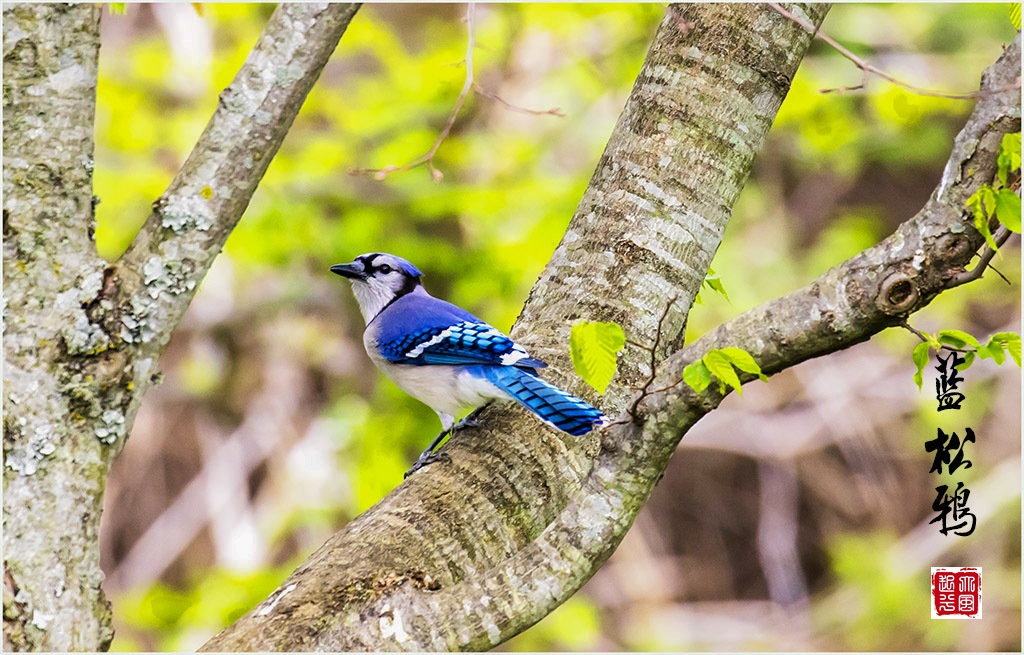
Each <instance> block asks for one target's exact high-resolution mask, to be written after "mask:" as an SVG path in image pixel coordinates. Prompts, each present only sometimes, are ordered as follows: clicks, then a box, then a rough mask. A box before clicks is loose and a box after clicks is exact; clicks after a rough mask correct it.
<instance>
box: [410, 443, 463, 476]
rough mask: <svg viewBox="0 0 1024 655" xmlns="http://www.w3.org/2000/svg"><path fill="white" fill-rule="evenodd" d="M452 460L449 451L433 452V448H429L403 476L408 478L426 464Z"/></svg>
mask: <svg viewBox="0 0 1024 655" xmlns="http://www.w3.org/2000/svg"><path fill="white" fill-rule="evenodd" d="M451 461H452V458H451V456H449V455H448V453H435V452H433V450H431V449H430V448H428V449H427V450H424V451H423V454H421V455H420V456H419V459H417V460H416V463H415V464H413V465H412V468H411V469H409V470H408V471H406V472H405V475H404V476H403V477H404V478H407V477H409V476H410V475H412V474H413V473H415V472H416V471H418V470H420V469H421V468H423V467H424V466H429V465H430V464H433V463H435V462H449V463H450V462H451Z"/></svg>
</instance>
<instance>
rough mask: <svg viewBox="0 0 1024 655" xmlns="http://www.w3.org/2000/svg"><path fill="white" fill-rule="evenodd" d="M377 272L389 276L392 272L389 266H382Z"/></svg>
mask: <svg viewBox="0 0 1024 655" xmlns="http://www.w3.org/2000/svg"><path fill="white" fill-rule="evenodd" d="M377 270H378V271H380V272H381V273H384V274H385V275H387V274H388V273H390V272H391V267H390V266H388V265H387V264H381V265H380V268H378V269H377Z"/></svg>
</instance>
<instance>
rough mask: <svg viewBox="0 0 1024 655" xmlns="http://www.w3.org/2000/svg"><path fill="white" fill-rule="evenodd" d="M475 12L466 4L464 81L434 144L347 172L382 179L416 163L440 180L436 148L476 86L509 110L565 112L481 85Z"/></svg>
mask: <svg viewBox="0 0 1024 655" xmlns="http://www.w3.org/2000/svg"><path fill="white" fill-rule="evenodd" d="M475 12H476V4H475V3H473V2H470V3H467V4H466V18H465V21H466V35H467V36H466V59H465V60H464V63H465V64H466V81H465V82H463V84H462V90H461V91H459V96H458V97H457V98H456V99H455V106H454V107H452V110H451V113H449V114H448V121H447V122H446V123H445V125H444V128H443V129H442V130H441V133H440V134H438V136H437V139H436V140H435V141H434V145H432V146H431V147H430V150H427V151H426V152H425V153H423V154H422V155H420V156H419V157H417V158H416V159H413V160H412V161H410V162H408V163H406V164H402V165H401V166H385V167H384V168H350V169H349V170H348V173H349V175H365V174H372V175H373V178H374V179H376V180H383V179H385V178H386V177H387V176H388V175H390V174H392V173H400V172H402V171H408V170H412V169H413V168H416V167H418V166H426V167H427V169H428V170H429V171H430V177H431V179H432V180H434V181H435V182H440V181H441V178H443V177H444V174H442V173H441V171H439V170H437V168H436V167H435V166H434V155H436V154H437V151H438V149H439V148H440V147H441V144H442V143H444V140H445V139H447V138H448V135H449V134H450V133H451V131H452V127H453V126H454V125H455V119H456V118H458V116H459V112H460V111H462V105H463V104H464V103H465V102H466V96H468V95H469V91H470V90H471V89H472V90H475V91H476V92H477V93H479V94H480V95H482V96H485V97H487V98H490V99H492V100H495V101H497V102H498V103H500V104H502V105H504V106H505V108H506V109H509V110H511V111H516V112H520V113H523V114H534V115H545V114H548V115H552V116H565V114H564V113H562V110H561V109H559V108H558V107H555V108H553V109H546V110H536V109H526V108H525V107H519V106H516V105H513V104H512V103H510V102H507V101H505V100H503V99H502V98H500V97H498V96H497V95H496V94H494V93H492V92H490V91H488V90H486V89H484V88H483V87H482V86H480V85H479V84H477V83H476V82H475V81H474V73H473V49H474V48H475V47H476V45H475V38H476V37H475V29H476V26H475V24H474V15H475Z"/></svg>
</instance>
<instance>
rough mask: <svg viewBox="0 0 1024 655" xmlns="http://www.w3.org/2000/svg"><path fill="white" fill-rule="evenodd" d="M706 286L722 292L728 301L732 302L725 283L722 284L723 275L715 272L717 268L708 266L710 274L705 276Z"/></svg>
mask: <svg viewBox="0 0 1024 655" xmlns="http://www.w3.org/2000/svg"><path fill="white" fill-rule="evenodd" d="M704 286H706V287H708V288H709V289H711V290H712V291H714V292H716V293H720V294H722V297H723V298H725V301H726V302H729V303H731V302H732V301H731V300H729V294H728V293H726V292H725V285H723V284H722V276H721V275H719V274H718V273H715V269H713V268H711V267H710V266H709V267H708V274H707V275H705V276H704Z"/></svg>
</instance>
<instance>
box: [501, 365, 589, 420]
mask: <svg viewBox="0 0 1024 655" xmlns="http://www.w3.org/2000/svg"><path fill="white" fill-rule="evenodd" d="M481 368H482V369H483V370H482V371H481V372H482V373H483V376H484V377H485V378H486V379H487V380H489V381H490V382H491V383H492V384H494V385H495V386H496V387H498V388H499V389H501V390H502V391H504V392H505V393H507V394H508V395H509V396H511V397H512V399H513V400H515V401H516V402H518V403H519V404H520V405H522V406H523V407H525V408H526V409H528V410H530V411H531V412H533V413H534V414H536V415H537V416H539V417H540V418H541V419H542V420H543V421H545V422H546V423H550V424H551V425H553V426H555V427H556V428H558V429H559V430H562V431H563V432H568V433H569V434H573V435H579V434H586V433H587V432H590V431H591V430H593V429H594V425H595V424H598V423H600V422H601V421H604V419H605V417H604V414H602V413H601V412H600V411H599V410H597V409H595V408H594V407H591V406H590V405H588V404H587V403H585V402H583V401H582V400H580V399H579V398H577V397H576V396H573V395H572V394H569V393H566V392H565V391H562V390H561V389H559V388H558V387H556V386H554V385H552V384H548V383H547V382H545V381H544V380H541V379H540V378H539V377H537V376H536V375H534V374H533V373H531V372H530V371H528V370H525V369H521V368H518V367H515V366H482V367H481Z"/></svg>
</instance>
